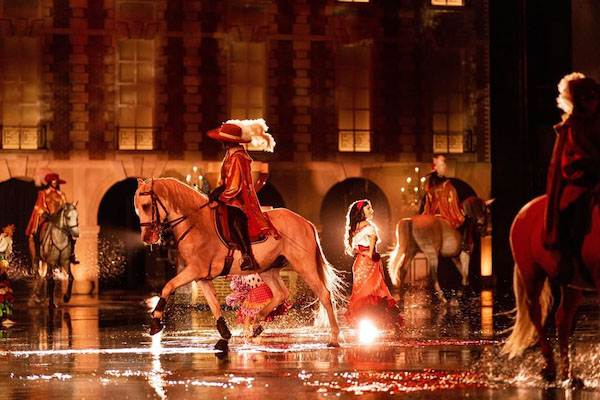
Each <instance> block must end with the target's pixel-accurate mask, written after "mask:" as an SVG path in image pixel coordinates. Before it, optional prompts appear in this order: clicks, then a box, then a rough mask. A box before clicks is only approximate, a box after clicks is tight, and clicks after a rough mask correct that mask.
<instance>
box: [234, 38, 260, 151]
mask: <svg viewBox="0 0 600 400" xmlns="http://www.w3.org/2000/svg"><path fill="white" fill-rule="evenodd" d="M266 74H267V62H266V44H265V43H254V42H233V43H231V54H230V66H229V84H230V91H229V108H230V115H231V118H232V119H257V118H264V117H265V112H266V107H265V104H266V100H265V87H266ZM248 150H255V149H254V148H253V146H252V144H249V145H248Z"/></svg>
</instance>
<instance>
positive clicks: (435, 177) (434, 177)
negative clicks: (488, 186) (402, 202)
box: [422, 155, 472, 252]
mask: <svg viewBox="0 0 600 400" xmlns="http://www.w3.org/2000/svg"><path fill="white" fill-rule="evenodd" d="M422 213H423V214H430V215H436V214H439V215H440V217H442V218H444V219H445V220H447V221H448V222H450V225H452V228H454V229H457V230H460V231H461V234H462V243H461V249H462V250H464V251H466V252H470V251H471V242H472V239H471V238H470V231H471V225H470V224H469V223H468V221H466V219H465V216H464V213H463V211H462V209H461V207H460V201H459V199H458V193H457V192H456V189H455V188H454V185H452V182H451V181H450V179H448V177H447V166H446V157H445V156H443V155H438V156H436V157H434V159H433V171H432V172H431V173H429V175H428V177H427V182H426V183H425V204H424V207H423V212H422Z"/></svg>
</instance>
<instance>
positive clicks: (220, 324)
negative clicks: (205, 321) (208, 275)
mask: <svg viewBox="0 0 600 400" xmlns="http://www.w3.org/2000/svg"><path fill="white" fill-rule="evenodd" d="M197 283H198V286H200V289H202V293H203V294H204V298H205V299H206V302H207V303H208V306H209V307H210V311H211V312H212V314H213V316H214V317H215V321H217V322H216V324H217V331H219V335H221V337H222V338H223V339H226V340H229V339H231V332H230V331H229V328H228V327H227V322H225V318H223V316H222V315H221V303H219V299H218V298H217V292H216V290H215V285H213V282H212V281H208V280H199V281H197Z"/></svg>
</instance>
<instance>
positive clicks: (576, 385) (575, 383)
mask: <svg viewBox="0 0 600 400" xmlns="http://www.w3.org/2000/svg"><path fill="white" fill-rule="evenodd" d="M571 387H572V388H573V389H583V388H584V387H585V385H584V384H583V379H580V378H573V379H571Z"/></svg>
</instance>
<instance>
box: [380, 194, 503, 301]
mask: <svg viewBox="0 0 600 400" xmlns="http://www.w3.org/2000/svg"><path fill="white" fill-rule="evenodd" d="M492 201H493V200H488V201H483V200H482V199H480V198H479V197H474V196H473V197H469V198H467V199H465V201H463V202H462V204H461V205H462V209H463V210H464V211H465V214H466V215H465V216H466V218H467V219H469V220H470V221H472V222H474V224H475V228H476V230H477V231H479V232H481V233H482V232H485V230H486V227H487V217H488V207H489V205H490V204H491V202H492ZM471 250H473V249H471ZM418 252H423V253H424V254H425V257H427V262H428V264H429V278H430V280H431V283H432V284H433V287H434V290H435V293H436V295H437V297H438V299H439V300H440V302H442V303H447V300H446V298H445V297H444V293H443V292H442V288H441V287H440V284H439V282H438V277H437V275H438V257H439V256H441V257H450V258H452V261H454V264H455V265H456V268H457V269H458V271H459V272H460V274H461V276H462V286H463V289H464V288H465V287H466V286H468V285H469V262H470V261H471V255H470V254H469V253H468V252H466V251H463V250H461V233H460V232H459V231H458V230H456V229H453V228H452V226H451V225H450V222H448V221H447V220H445V219H443V218H441V217H439V216H434V215H427V214H420V215H414V216H412V217H410V218H404V219H402V220H401V221H400V222H398V224H397V225H396V246H395V247H394V250H392V252H391V253H390V259H389V262H388V271H389V273H390V278H391V280H392V284H393V285H394V286H398V283H400V301H402V300H403V298H404V280H405V278H406V274H407V272H408V266H409V265H410V263H411V262H412V260H413V258H414V257H415V255H416V254H417V253H418Z"/></svg>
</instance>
